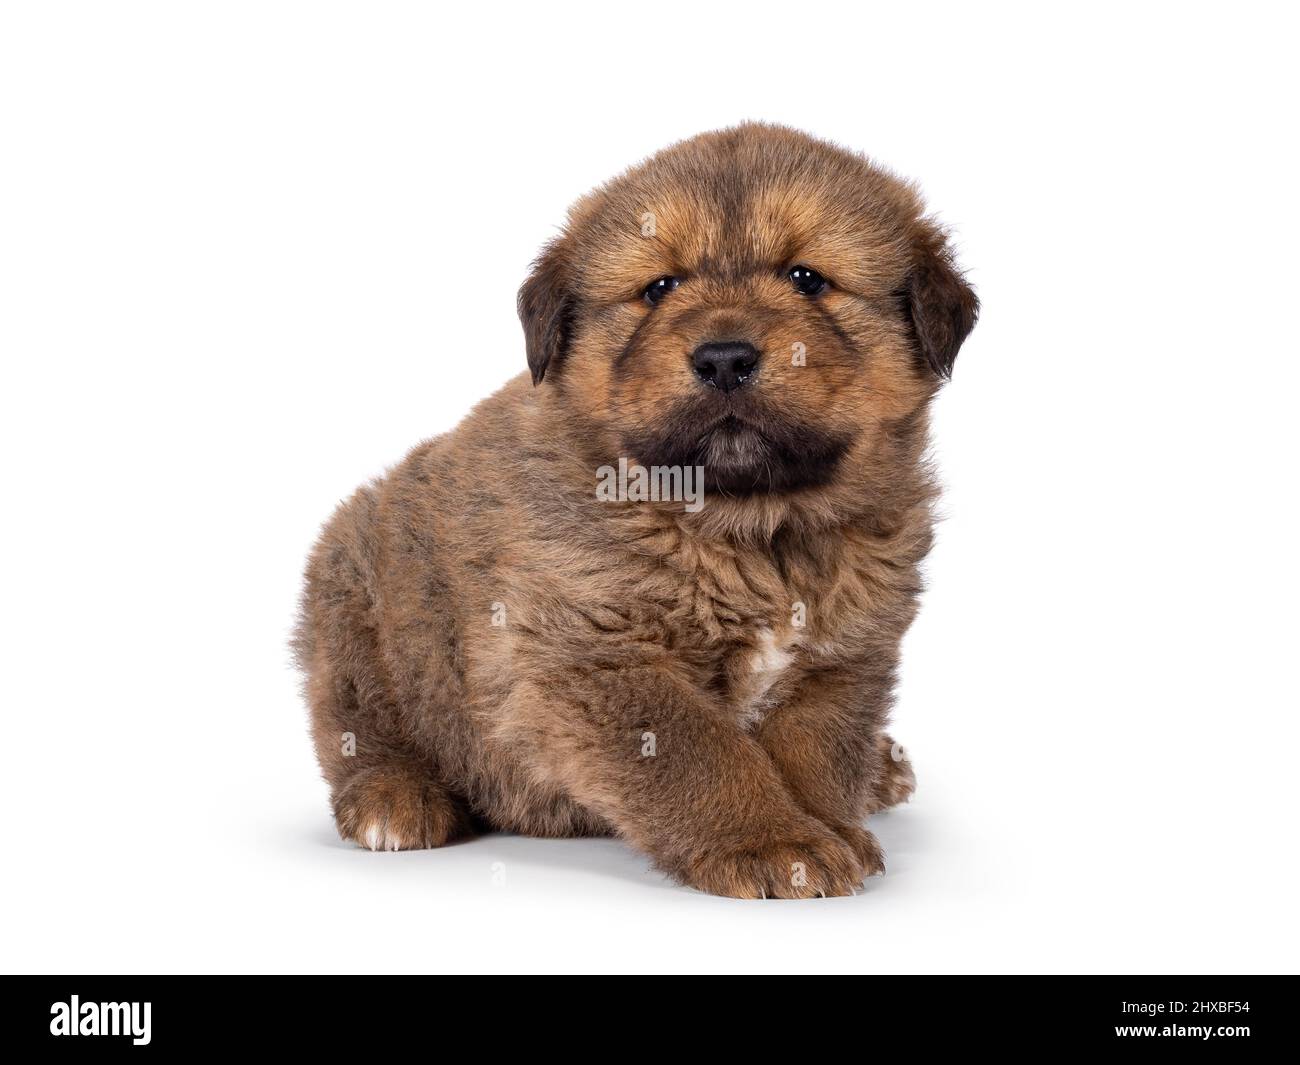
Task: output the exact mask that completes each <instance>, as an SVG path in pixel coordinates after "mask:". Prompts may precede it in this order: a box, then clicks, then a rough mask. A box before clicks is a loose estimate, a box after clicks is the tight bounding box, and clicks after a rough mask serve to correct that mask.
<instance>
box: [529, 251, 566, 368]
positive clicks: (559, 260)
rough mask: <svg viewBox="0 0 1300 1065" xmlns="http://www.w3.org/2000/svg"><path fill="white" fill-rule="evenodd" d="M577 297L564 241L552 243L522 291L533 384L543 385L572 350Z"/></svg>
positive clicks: (543, 252) (540, 256)
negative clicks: (553, 365)
mask: <svg viewBox="0 0 1300 1065" xmlns="http://www.w3.org/2000/svg"><path fill="white" fill-rule="evenodd" d="M573 310H574V303H573V296H572V293H571V291H570V288H569V270H568V265H567V253H566V248H565V246H564V238H563V237H561V238H559V239H557V240H553V241H551V243H550V244H548V245H547V246H546V247H545V248H544V249H543V251H542V254H541V255H539V256H538V257H537V261H536V262H534V263H533V271H532V273H531V274H529V275H528V280H527V281H525V282H524V283H523V285H522V286H521V287H520V289H519V320H520V321H521V322H523V324H524V343H525V346H526V348H527V351H528V369H529V370H531V371H532V374H533V384H534V385H538V384H541V381H542V378H543V377H545V376H546V368H547V367H548V366H550V365H551V363H552V362H553V361H556V360H558V359H559V358H560V357H561V356H562V355H563V354H564V352H565V350H566V349H567V348H568V344H569V340H570V332H571V331H572V328H573Z"/></svg>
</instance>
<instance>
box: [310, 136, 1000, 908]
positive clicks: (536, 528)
mask: <svg viewBox="0 0 1300 1065" xmlns="http://www.w3.org/2000/svg"><path fill="white" fill-rule="evenodd" d="M976 308H977V304H976V299H975V296H974V294H973V293H972V291H971V290H970V288H969V287H968V286H967V285H966V283H965V282H964V281H963V279H962V277H961V275H960V274H959V273H958V272H957V271H956V269H955V268H954V265H953V262H952V257H951V255H950V253H949V251H948V248H947V246H946V244H945V239H944V235H943V233H942V231H941V230H940V229H939V228H938V227H937V226H936V225H935V224H934V223H933V222H932V221H930V220H928V219H927V218H926V217H925V216H924V213H923V207H922V204H921V201H920V199H919V197H918V194H917V192H916V190H915V189H914V188H913V187H912V186H911V185H909V184H907V183H905V182H902V181H900V180H898V179H897V178H895V177H893V176H891V175H890V174H888V173H886V172H884V171H883V170H880V169H878V168H876V167H875V166H873V165H871V164H870V163H869V162H867V161H866V160H865V159H863V158H861V157H860V156H857V155H854V154H851V153H849V152H846V151H843V150H841V149H839V148H836V147H834V146H832V145H829V144H826V143H823V142H821V141H818V140H814V139H812V138H811V137H808V136H805V135H803V134H801V133H798V132H795V131H792V130H788V129H781V128H776V127H771V126H764V125H745V126H741V127H739V128H736V129H730V130H725V131H722V132H718V133H708V134H704V135H702V136H699V137H696V138H694V139H692V140H688V141H685V142H683V143H680V144H677V145H675V146H673V147H671V148H668V149H666V150H665V151H663V152H661V153H659V154H658V155H656V156H654V157H653V158H652V159H650V160H649V161H647V162H646V163H644V164H642V165H641V166H638V167H636V168H635V169H633V170H631V171H629V172H628V173H626V174H624V175H623V176H621V177H619V178H617V179H615V180H614V181H612V182H610V183H609V184H608V185H606V186H605V187H604V188H601V189H599V190H597V191H595V192H593V193H591V194H589V195H587V196H585V197H584V198H583V199H581V200H580V201H579V202H578V203H577V205H576V206H575V207H574V208H573V210H572V211H571V213H570V218H569V223H568V225H567V227H566V229H565V231H564V233H563V235H562V236H560V237H559V238H558V239H557V240H555V241H554V242H553V243H552V244H551V245H550V246H549V247H547V248H546V249H545V251H544V253H543V254H542V256H541V258H540V259H539V260H538V262H537V264H536V267H535V269H534V272H533V274H532V276H531V277H529V278H528V280H527V281H526V282H525V284H524V286H523V289H522V290H521V292H520V295H519V312H520V317H521V318H522V319H523V324H524V332H525V336H526V340H527V350H528V365H529V367H530V369H531V379H530V376H529V375H527V374H523V375H520V377H518V378H516V379H515V380H513V381H511V382H510V383H509V384H507V385H506V386H505V388H503V389H502V390H501V391H500V392H498V393H497V394H496V395H494V396H492V397H491V398H490V399H488V400H486V401H485V402H483V403H482V404H480V405H479V407H478V408H477V409H476V410H475V411H474V412H473V413H472V414H471V415H470V417H469V418H467V419H466V420H465V422H463V423H462V424H461V425H460V426H459V427H458V428H457V429H456V430H455V431H454V432H452V433H449V434H447V435H446V436H442V437H438V438H437V439H434V440H431V441H428V442H427V443H424V444H422V445H420V446H419V447H417V448H416V449H415V450H414V451H412V452H411V454H410V455H408V456H407V458H406V459H405V460H404V461H403V462H402V463H401V464H400V465H399V466H397V467H396V468H395V469H393V470H392V471H391V472H389V473H388V474H387V475H386V476H385V477H383V478H382V479H380V480H379V481H377V482H375V483H374V484H371V485H369V486H367V487H364V488H362V489H361V490H360V491H359V492H357V494H356V495H355V496H353V498H352V499H351V500H349V501H348V502H347V503H345V504H344V505H343V506H342V507H341V508H340V509H339V510H338V512H337V513H336V514H335V515H334V517H333V518H332V519H331V520H330V522H329V524H328V525H327V526H326V528H325V531H324V533H323V535H322V537H321V539H320V542H319V543H318V544H317V546H316V548H315V551H314V552H313V554H312V556H311V560H310V563H309V565H308V569H307V584H306V590H305V593H304V597H303V610H302V618H301V623H300V626H299V631H298V636H297V640H296V649H297V653H298V656H299V660H300V662H301V665H302V669H303V670H304V672H305V674H306V690H307V695H308V699H309V702H310V706H311V720H312V730H313V735H314V738H315V743H316V749H317V753H318V756H319V758H320V763H321V767H322V770H323V772H324V775H325V778H326V780H327V781H328V782H329V786H330V790H331V794H332V799H333V806H334V817H335V820H336V822H337V824H338V828H339V831H340V832H341V833H342V834H343V836H345V837H347V838H350V839H354V840H356V841H358V842H359V843H362V844H363V845H366V846H369V847H371V848H393V849H399V848H408V847H436V846H439V845H440V844H443V843H446V842H447V841H449V840H452V839H455V838H457V837H459V836H462V835H464V834H467V833H470V832H473V831H475V830H476V829H479V828H483V827H488V828H497V829H504V830H507V831H513V832H521V833H526V834H529V835H540V836H572V835H603V834H611V833H612V834H617V835H618V836H621V837H622V838H624V839H626V840H627V841H629V842H630V843H632V844H633V845H634V846H636V847H639V848H641V849H642V850H643V851H644V852H645V853H646V854H648V855H650V856H651V858H653V860H654V861H655V863H656V864H657V865H658V866H659V867H660V868H662V869H664V870H666V871H667V872H669V873H670V874H672V875H673V876H675V877H677V878H678V879H679V880H681V881H682V882H683V883H686V884H690V885H693V886H695V887H697V888H699V889H701V890H703V891H709V892H715V893H718V894H723V895H733V896H740V897H743V898H758V897H768V898H771V897H805V896H816V895H823V894H824V895H843V894H849V893H851V892H852V890H853V888H854V887H855V886H856V885H858V884H859V883H861V881H862V879H863V878H864V877H865V876H868V875H871V874H873V873H877V872H880V871H881V870H882V868H883V865H882V859H881V853H880V848H879V846H878V845H877V843H876V840H875V838H874V837H873V836H872V835H871V834H870V833H869V832H867V831H866V830H865V829H864V828H863V827H862V819H863V818H864V816H865V815H866V814H868V813H870V812H871V811H873V810H879V809H882V808H884V807H887V806H891V805H893V804H894V803H897V802H900V801H902V800H904V799H906V798H907V796H908V795H909V794H910V793H911V790H912V786H913V781H912V776H911V771H910V769H909V768H908V766H907V763H906V762H905V761H901V760H899V759H897V758H896V757H894V756H893V754H891V747H892V746H893V745H892V741H891V740H890V738H889V737H888V736H887V735H885V733H884V731H883V729H884V725H885V718H886V715H887V712H888V709H889V704H890V699H891V689H892V687H893V684H894V675H895V669H896V666H897V661H898V646H899V640H900V638H901V637H902V634H903V632H904V630H905V629H906V628H907V626H908V624H909V623H910V622H911V620H912V617H913V615H914V613H915V610H916V599H917V594H918V591H919V589H920V581H919V579H918V574H917V566H918V563H919V562H920V561H921V559H922V557H923V556H924V555H925V553H926V551H927V549H928V547H929V545H930V535H931V534H930V528H931V516H930V505H931V500H932V497H933V487H932V482H931V478H930V476H929V474H928V471H927V468H926V464H925V458H924V452H925V448H926V438H927V409H928V407H929V403H930V400H931V398H932V396H933V395H934V393H935V391H936V389H937V387H938V386H939V384H940V382H941V380H942V379H943V378H945V377H947V376H948V374H949V372H950V371H951V368H952V364H953V359H954V358H955V356H956V354H957V349H958V347H959V346H960V345H961V343H962V341H963V340H964V339H965V337H966V335H967V333H968V332H969V331H970V329H971V328H972V326H973V325H974V323H975V316H976ZM620 459H622V460H624V464H625V466H626V467H629V468H630V469H631V470H632V476H633V477H635V475H636V470H637V468H642V469H649V470H650V471H651V473H652V475H654V476H659V475H661V474H664V471H665V470H668V471H669V473H670V474H671V475H672V477H676V478H677V480H672V479H671V478H668V479H664V480H663V481H662V482H659V483H661V484H662V485H663V486H664V487H665V488H666V489H671V488H677V489H678V490H679V491H678V494H679V495H683V498H676V499H670V498H658V499H650V500H641V499H639V498H635V496H636V493H635V491H633V490H632V489H629V490H627V491H626V492H624V491H623V490H622V488H621V487H620V486H615V487H614V489H613V492H612V495H613V498H611V491H610V490H609V487H610V480H609V477H610V470H611V469H617V468H618V467H619V461H620ZM696 467H703V487H704V493H703V497H702V499H701V498H698V497H696V496H692V495H691V494H690V491H689V482H690V477H691V473H692V471H694V470H695V468H696ZM674 470H675V471H676V472H675V473H673V472H672V471H674ZM664 476H665V477H667V475H666V474H665V475H664ZM643 483H644V482H643ZM601 485H604V486H605V489H606V490H605V491H603V492H602V491H601V487H600V486H601ZM697 487H698V486H697ZM659 494H660V495H661V497H662V496H665V495H672V494H673V492H672V491H665V492H662V493H659ZM623 496H626V497H630V498H621V497H623ZM701 503H702V505H701ZM893 753H894V754H896V753H897V752H896V751H895V752H893Z"/></svg>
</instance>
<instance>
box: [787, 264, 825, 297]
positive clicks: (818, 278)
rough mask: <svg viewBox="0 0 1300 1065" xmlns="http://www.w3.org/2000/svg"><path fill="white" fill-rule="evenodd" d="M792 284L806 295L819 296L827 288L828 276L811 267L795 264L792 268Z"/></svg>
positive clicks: (797, 290)
mask: <svg viewBox="0 0 1300 1065" xmlns="http://www.w3.org/2000/svg"><path fill="white" fill-rule="evenodd" d="M790 284H792V285H794V287H795V291H796V292H799V293H802V294H803V295H805V296H819V295H821V293H822V292H824V291H825V289H826V278H824V277H822V275H821V274H819V273H818V272H817V271H816V270H813V269H812V268H810V267H807V266H795V267H792V268H791V269H790Z"/></svg>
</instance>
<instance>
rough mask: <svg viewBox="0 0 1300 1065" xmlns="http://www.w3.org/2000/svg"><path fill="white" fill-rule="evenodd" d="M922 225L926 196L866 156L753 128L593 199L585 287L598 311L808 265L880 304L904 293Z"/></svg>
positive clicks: (575, 221)
mask: <svg viewBox="0 0 1300 1065" xmlns="http://www.w3.org/2000/svg"><path fill="white" fill-rule="evenodd" d="M921 215H922V208H921V203H920V199H919V197H918V196H917V194H916V191H915V189H914V188H913V187H912V186H911V185H910V184H908V183H907V182H904V181H902V180H900V179H898V178H896V177H894V176H893V175H891V174H890V173H889V172H888V171H886V170H884V169H882V168H880V167H878V166H876V165H874V164H873V163H871V162H870V161H869V160H867V159H866V158H865V157H863V156H861V155H858V154H855V153H852V152H849V151H846V150H844V149H841V148H838V147H835V146H834V145H831V144H829V143H827V142H824V141H819V140H816V139H815V138H813V137H810V136H808V135H807V134H804V133H800V132H798V131H796V130H791V129H785V128H783V127H779V126H769V125H761V124H755V123H751V124H747V125H743V126H738V127H736V128H734V129H730V130H723V131H720V132H715V133H705V134H701V135H700V136H698V137H694V138H692V139H690V140H687V141H682V142H680V143H678V144H676V145H673V146H672V147H669V148H666V149H664V150H663V151H661V152H659V153H658V154H657V155H654V156H652V157H651V158H650V159H648V160H646V161H645V162H644V163H642V164H640V165H639V166H637V167H634V168H632V169H631V170H629V171H627V172H626V173H624V174H623V175H621V176H620V177H617V178H615V179H614V180H612V181H610V182H609V183H608V184H606V185H605V186H603V187H601V188H599V189H597V190H595V191H594V192H592V193H589V194H588V195H587V196H586V197H584V198H583V199H582V200H580V201H579V202H578V203H577V204H576V205H575V206H574V208H573V210H572V212H571V214H570V222H569V226H568V233H569V235H570V237H571V238H572V240H573V241H574V252H575V256H574V258H575V262H574V271H575V281H576V282H577V283H578V284H579V285H580V286H581V287H582V288H583V290H584V292H585V294H586V295H588V296H589V297H590V298H592V299H594V300H596V301H605V300H617V299H625V298H634V297H635V296H636V295H637V294H638V293H639V289H640V288H642V287H644V286H645V285H646V284H648V283H649V282H650V281H653V280H654V279H655V278H656V277H660V276H663V275H665V274H686V275H689V274H692V273H695V272H696V271H699V270H703V269H708V268H714V269H757V270H762V269H770V270H780V269H783V268H785V267H789V266H792V265H794V264H796V263H805V264H807V265H811V266H814V267H815V268H816V269H817V270H819V272H821V273H823V274H825V275H826V276H828V277H830V278H832V279H833V280H834V281H835V283H836V284H837V285H839V286H840V287H841V288H844V289H846V290H848V291H852V292H855V293H858V294H859V295H863V296H868V297H872V296H883V295H887V294H888V293H889V292H890V291H892V290H893V289H894V288H895V287H897V285H898V284H899V283H900V281H901V279H902V277H903V275H904V273H905V272H906V270H907V267H908V264H909V245H910V240H911V238H912V236H913V229H914V227H915V226H916V225H917V223H918V221H919V220H920V219H921ZM648 219H652V221H653V235H652V236H648V235H647V234H646V233H645V232H644V227H645V226H646V223H647V220H648ZM629 290H631V291H629Z"/></svg>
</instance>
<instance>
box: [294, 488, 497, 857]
mask: <svg viewBox="0 0 1300 1065" xmlns="http://www.w3.org/2000/svg"><path fill="white" fill-rule="evenodd" d="M371 505H372V499H371V497H370V496H369V494H368V493H367V492H366V491H364V490H363V491H362V492H360V493H358V494H357V495H356V496H355V497H353V499H352V500H351V501H350V502H348V503H347V504H345V505H344V506H343V507H342V508H340V510H339V512H338V513H337V514H336V515H335V516H334V518H333V520H332V521H331V522H330V523H329V525H328V526H327V527H326V530H325V533H324V534H323V536H322V537H321V541H320V543H319V544H318V545H317V547H316V550H315V552H314V553H313V555H312V559H311V562H310V563H309V564H308V568H307V584H306V589H305V592H304V594H303V605H302V616H301V620H300V623H299V627H298V632H297V635H296V637H295V649H296V651H297V655H298V660H299V664H300V666H301V667H302V669H303V671H304V672H305V673H306V681H307V682H306V693H307V702H308V705H309V708H310V712H311V731H312V738H313V740H314V741H315V744H316V757H317V758H318V760H319V761H320V766H321V773H322V774H323V775H324V777H325V780H326V782H327V783H328V784H329V787H330V803H331V806H332V807H333V812H334V821H335V824H336V825H337V826H338V830H339V835H340V836H342V837H343V838H344V839H350V840H354V841H356V842H357V843H359V844H360V845H361V846H363V847H368V848H370V849H371V850H412V849H420V848H425V847H439V846H441V845H442V844H444V843H448V842H450V841H451V840H454V839H457V838H459V837H461V836H465V835H468V834H470V833H471V832H472V831H473V825H474V820H473V818H472V816H471V814H470V811H469V809H468V807H467V806H466V805H465V803H464V802H463V801H462V800H461V799H460V798H458V797H457V796H456V795H454V794H453V793H452V792H451V791H450V790H449V789H448V788H446V787H445V786H444V785H443V784H442V783H441V782H440V781H439V779H438V777H437V774H436V771H435V766H434V763H433V760H432V758H430V757H428V756H427V752H426V753H422V752H421V751H420V750H419V746H418V743H417V741H416V739H415V736H416V734H417V730H416V728H415V726H414V725H413V724H412V722H410V721H409V720H407V719H406V717H405V716H404V715H403V713H402V712H401V708H400V707H399V706H398V705H397V704H396V703H395V701H394V700H393V698H392V697H391V694H390V692H389V688H388V684H387V678H386V676H385V675H384V671H383V666H382V657H381V654H380V650H379V646H378V641H377V639H376V636H375V631H374V625H373V619H372V603H373V594H372V588H373V578H372V576H371V572H370V567H369V565H368V560H369V558H370V557H371V556H372V551H371V544H370V542H369V535H368V534H369V530H370V528H371V522H370V521H369V516H370V507H371Z"/></svg>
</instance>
